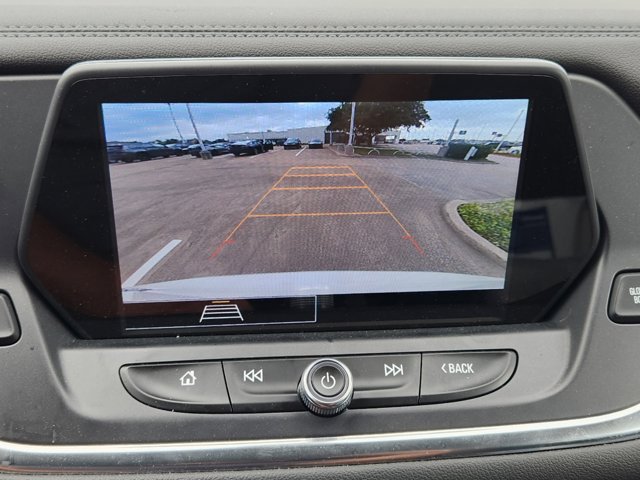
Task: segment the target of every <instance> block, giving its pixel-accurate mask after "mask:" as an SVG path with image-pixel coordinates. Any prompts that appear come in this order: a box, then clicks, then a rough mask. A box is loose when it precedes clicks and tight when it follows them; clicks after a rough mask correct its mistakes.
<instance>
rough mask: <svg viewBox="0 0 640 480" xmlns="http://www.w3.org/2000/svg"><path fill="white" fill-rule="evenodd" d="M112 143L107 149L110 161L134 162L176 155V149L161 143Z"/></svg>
mask: <svg viewBox="0 0 640 480" xmlns="http://www.w3.org/2000/svg"><path fill="white" fill-rule="evenodd" d="M119 146H120V147H121V148H117V147H118V145H110V146H109V147H110V148H108V149H107V153H108V156H109V162H110V163H115V162H124V163H132V162H135V161H140V162H142V161H144V160H150V159H152V158H157V157H165V158H166V157H170V156H172V155H176V152H175V150H174V149H172V148H169V147H167V146H165V145H162V144H160V143H132V144H125V145H119Z"/></svg>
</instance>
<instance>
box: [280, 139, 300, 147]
mask: <svg viewBox="0 0 640 480" xmlns="http://www.w3.org/2000/svg"><path fill="white" fill-rule="evenodd" d="M283 146H284V149H285V150H297V149H299V148H302V142H301V141H300V139H299V138H287V140H286V141H285V142H284V144H283Z"/></svg>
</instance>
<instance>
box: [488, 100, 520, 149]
mask: <svg viewBox="0 0 640 480" xmlns="http://www.w3.org/2000/svg"><path fill="white" fill-rule="evenodd" d="M523 113H524V109H522V110H520V111H519V112H518V116H517V117H516V120H515V121H514V122H513V125H511V128H510V129H509V131H508V132H507V134H506V135H504V136H503V137H502V140H501V141H500V143H499V144H498V146H497V147H496V149H495V150H494V152H498V151H499V150H500V147H502V144H503V143H504V142H505V141H506V140H507V137H508V136H509V135H510V134H511V131H512V130H513V127H515V126H516V123H518V120H520V117H521V116H522V114H523Z"/></svg>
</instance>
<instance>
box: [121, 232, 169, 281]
mask: <svg viewBox="0 0 640 480" xmlns="http://www.w3.org/2000/svg"><path fill="white" fill-rule="evenodd" d="M181 242H182V240H171V241H170V242H169V243H167V244H166V245H165V246H164V247H162V248H161V249H160V251H159V252H158V253H156V254H155V255H154V256H153V257H151V258H150V259H149V260H147V261H146V262H145V263H144V265H142V266H141V267H140V268H139V269H138V270H136V271H135V272H134V274H133V275H131V276H130V277H129V278H127V279H126V280H125V282H124V283H123V284H122V289H123V290H124V289H125V288H131V287H134V286H135V285H136V284H137V283H138V282H139V281H140V280H142V278H143V277H144V276H145V275H146V274H147V273H149V272H150V271H151V269H153V267H155V266H156V265H157V264H158V263H160V260H162V259H163V258H164V257H166V256H167V255H169V253H170V252H171V250H173V249H174V248H176V247H177V246H178V245H179V244H180V243H181Z"/></svg>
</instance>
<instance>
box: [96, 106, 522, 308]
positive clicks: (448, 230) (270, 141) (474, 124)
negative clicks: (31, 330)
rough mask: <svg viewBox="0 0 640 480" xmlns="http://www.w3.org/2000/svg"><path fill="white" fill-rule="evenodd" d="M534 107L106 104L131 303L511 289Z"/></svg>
mask: <svg viewBox="0 0 640 480" xmlns="http://www.w3.org/2000/svg"><path fill="white" fill-rule="evenodd" d="M527 109H528V100H526V99H499V100H433V101H432V100H429V101H405V102H342V103H340V102H326V103H321V102H312V103H311V102H310V103H192V104H185V103H126V104H122V103H105V104H103V106H102V114H103V121H104V132H105V137H106V138H105V141H106V159H107V160H108V163H109V166H108V168H109V172H110V183H111V191H112V199H113V212H114V219H115V227H116V236H117V247H118V248H117V251H118V257H119V266H120V276H121V279H122V295H123V301H124V302H125V303H143V302H164V301H191V300H212V299H213V300H215V299H228V298H234V299H238V298H276V297H309V296H317V295H336V294H354V293H394V292H430V291H464V290H495V289H503V288H504V284H505V273H506V262H507V252H508V250H509V241H510V236H511V226H512V219H513V210H514V199H515V195H516V185H517V179H518V172H519V167H520V157H521V155H522V153H523V141H524V140H525V139H524V134H525V125H526V119H527Z"/></svg>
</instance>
